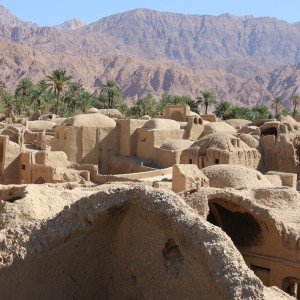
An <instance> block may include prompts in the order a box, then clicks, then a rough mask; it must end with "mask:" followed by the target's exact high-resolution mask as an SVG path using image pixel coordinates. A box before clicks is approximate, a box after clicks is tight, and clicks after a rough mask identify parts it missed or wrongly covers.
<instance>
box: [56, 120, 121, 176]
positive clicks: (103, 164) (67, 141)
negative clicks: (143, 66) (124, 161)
mask: <svg viewBox="0 0 300 300" xmlns="http://www.w3.org/2000/svg"><path fill="white" fill-rule="evenodd" d="M119 143H120V140H119V127H103V128H97V127H71V126H58V127H57V128H56V131H55V138H54V139H53V141H52V150H54V151H64V152H65V153H66V154H67V156H68V159H69V160H70V161H72V162H76V163H79V164H94V165H98V166H99V169H100V172H101V173H103V174H106V173H109V171H110V166H109V160H110V158H111V157H113V156H115V155H118V153H119V148H120V144H119Z"/></svg>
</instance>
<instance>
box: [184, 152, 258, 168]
mask: <svg viewBox="0 0 300 300" xmlns="http://www.w3.org/2000/svg"><path fill="white" fill-rule="evenodd" d="M260 157H261V156H260V154H259V152H258V151H257V150H256V149H249V150H236V151H234V152H230V151H225V150H219V149H215V148H209V149H207V151H206V153H205V154H203V153H202V151H201V149H200V150H199V149H197V148H190V149H186V150H184V151H182V154H181V157H180V163H182V164H196V165H197V166H198V167H199V169H202V168H205V167H209V166H212V165H215V164H235V165H244V166H247V167H250V168H253V169H256V168H257V166H258V165H259V162H260Z"/></svg>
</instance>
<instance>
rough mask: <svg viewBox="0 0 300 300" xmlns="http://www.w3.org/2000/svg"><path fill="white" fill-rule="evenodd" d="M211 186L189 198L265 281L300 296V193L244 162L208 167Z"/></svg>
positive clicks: (207, 171) (189, 202)
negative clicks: (272, 181)
mask: <svg viewBox="0 0 300 300" xmlns="http://www.w3.org/2000/svg"><path fill="white" fill-rule="evenodd" d="M202 172H203V173H204V174H205V176H206V177H207V178H208V179H209V184H210V188H206V187H201V188H199V191H197V192H195V191H194V193H192V194H189V195H187V196H186V198H185V200H186V201H187V203H188V204H189V205H191V206H192V207H194V208H195V209H196V210H197V211H198V213H199V214H200V215H203V216H204V217H206V218H207V220H208V221H209V222H211V223H212V224H214V225H216V226H219V227H221V228H222V230H223V231H225V232H226V233H227V234H228V235H229V236H230V237H231V239H232V241H233V242H234V244H235V246H236V247H237V248H238V250H239V251H240V253H241V254H242V255H243V258H244V260H245V262H246V264H247V265H248V266H249V268H250V269H252V270H253V272H254V273H255V274H256V276H258V277H259V278H260V279H261V280H262V282H263V283H264V285H266V286H277V287H279V288H280V289H282V290H284V291H285V292H287V293H288V294H290V295H292V296H294V297H296V298H297V299H300V263H299V261H300V248H299V237H300V226H299V215H300V196H299V193H298V192H297V191H296V190H295V189H294V188H289V187H283V186H280V185H279V186H274V185H273V184H272V183H271V182H270V181H269V180H268V179H267V177H265V176H264V175H262V174H261V173H260V172H258V171H256V170H253V169H249V168H246V167H244V166H238V165H215V166H210V167H207V168H204V169H202Z"/></svg>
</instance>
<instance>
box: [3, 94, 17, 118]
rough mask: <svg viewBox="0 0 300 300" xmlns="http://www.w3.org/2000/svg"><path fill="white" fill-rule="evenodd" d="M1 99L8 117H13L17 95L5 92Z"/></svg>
mask: <svg viewBox="0 0 300 300" xmlns="http://www.w3.org/2000/svg"><path fill="white" fill-rule="evenodd" d="M1 100H2V103H1V104H2V105H3V108H4V110H5V116H6V118H11V117H12V116H13V109H14V105H15V97H14V96H13V95H12V94H10V93H8V92H4V93H3V96H2V99H1Z"/></svg>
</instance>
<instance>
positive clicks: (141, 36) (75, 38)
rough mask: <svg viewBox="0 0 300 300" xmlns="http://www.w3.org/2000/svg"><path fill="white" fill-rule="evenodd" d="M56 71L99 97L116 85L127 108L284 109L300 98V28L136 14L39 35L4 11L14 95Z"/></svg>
mask: <svg viewBox="0 0 300 300" xmlns="http://www.w3.org/2000/svg"><path fill="white" fill-rule="evenodd" d="M56 68H64V69H66V71H67V72H68V74H70V75H72V76H73V77H74V80H76V81H78V80H81V82H82V84H83V85H84V87H85V88H86V89H87V90H89V91H91V92H94V93H97V91H99V89H100V87H101V85H102V84H103V83H105V82H106V80H108V79H109V80H115V81H116V82H117V83H118V84H119V86H120V87H121V89H122V91H123V94H124V96H125V97H126V98H127V99H128V100H130V99H131V100H133V99H137V98H139V97H142V96H143V95H146V94H147V93H151V94H153V95H154V96H156V97H157V98H158V97H160V96H161V95H162V94H164V93H169V94H174V95H188V96H191V97H192V98H196V97H197V96H199V94H200V93H201V91H203V90H211V91H213V92H214V93H216V95H217V96H218V98H219V99H223V100H230V101H232V102H234V103H240V104H241V105H245V106H251V105H254V104H266V105H270V103H271V101H272V100H273V99H274V98H275V97H281V98H282V99H283V100H284V102H285V104H286V106H291V98H292V96H293V95H294V94H295V93H300V90H299V83H300V23H293V24H290V23H287V22H285V21H281V20H277V19H274V18H270V17H264V18H254V17H253V16H244V17H237V16H233V15H230V14H223V15H220V16H199V15H183V14H174V13H161V12H157V11H152V10H147V9H136V10H133V11H128V12H124V13H120V14H116V15H113V16H109V17H105V18H102V19H100V20H99V21H97V22H94V23H92V24H85V23H84V22H83V21H82V20H80V19H73V20H70V21H67V22H64V23H63V24H59V25H56V26H53V27H40V26H38V25H37V24H34V23H31V22H25V21H22V20H20V19H18V18H17V17H16V16H15V15H14V14H13V13H11V12H10V11H8V10H7V9H6V8H4V7H3V6H0V70H1V73H0V74H1V76H0V79H1V80H2V81H3V82H4V83H5V84H6V85H7V87H8V88H9V89H11V90H14V88H15V87H16V85H17V83H18V81H19V80H20V79H21V78H23V77H27V76H28V77H31V78H32V79H33V80H34V81H38V80H39V79H42V78H44V77H45V76H46V75H49V74H50V73H51V72H52V71H53V70H54V69H56Z"/></svg>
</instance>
